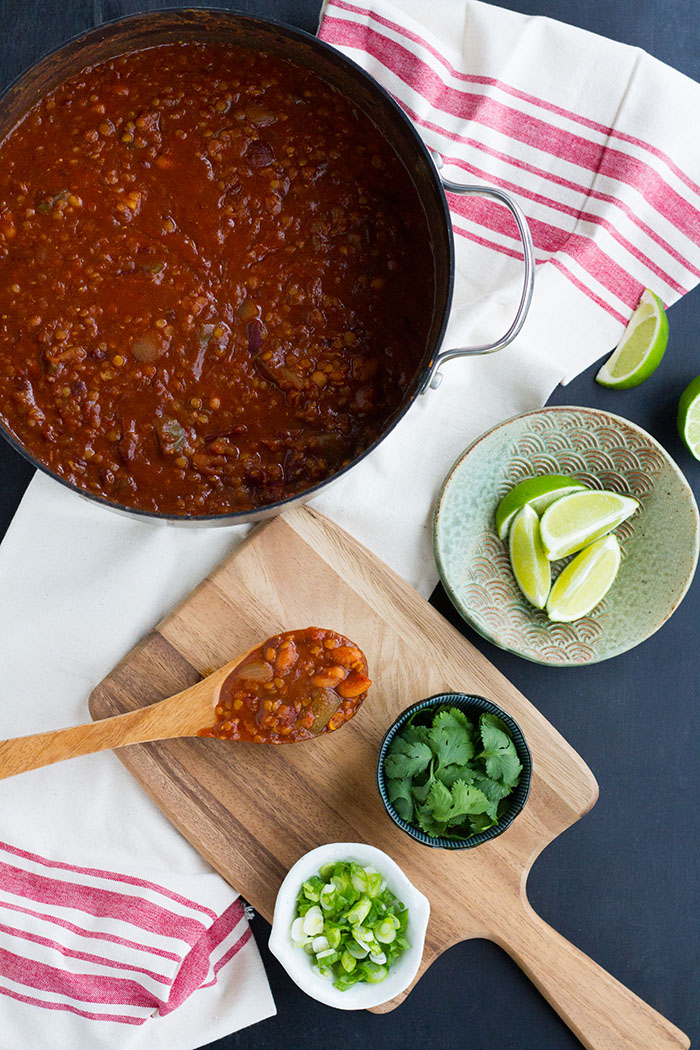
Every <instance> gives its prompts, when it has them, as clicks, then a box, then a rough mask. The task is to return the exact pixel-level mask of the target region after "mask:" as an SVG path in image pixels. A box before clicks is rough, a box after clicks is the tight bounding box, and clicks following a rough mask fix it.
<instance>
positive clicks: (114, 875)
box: [0, 842, 216, 919]
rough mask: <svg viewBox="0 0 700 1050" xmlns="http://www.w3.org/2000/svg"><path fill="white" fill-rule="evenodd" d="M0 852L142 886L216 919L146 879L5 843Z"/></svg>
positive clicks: (208, 911)
mask: <svg viewBox="0 0 700 1050" xmlns="http://www.w3.org/2000/svg"><path fill="white" fill-rule="evenodd" d="M0 850H4V851H5V852H6V853H11V854H13V855H14V856H15V857H23V858H24V859H25V860H31V861H34V862H35V863H36V864H42V865H44V866H45V867H47V868H57V869H59V870H61V871H74V872H75V873H76V874H78V875H94V876H95V877H96V878H98V879H110V880H114V881H116V882H123V883H125V884H126V885H127V886H142V887H143V888H144V889H148V890H153V891H154V893H160V894H162V895H163V896H164V897H169V898H170V900H173V901H176V902H177V903H178V904H184V905H186V906H187V907H188V908H193V909H194V910H195V911H201V912H203V914H204V915H207V916H208V917H209V918H210V919H215V918H216V912H215V911H214V910H213V909H212V908H207V907H206V906H205V905H204V904H198V903H197V901H193V900H190V899H189V898H188V897H183V896H182V895H181V894H180V893H175V892H174V890H170V889H168V888H167V887H166V886H158V885H157V884H156V883H155V882H149V881H148V880H147V879H139V878H137V877H136V876H135V875H123V874H120V873H119V872H116V871H106V870H104V869H102V868H81V867H78V866H76V865H75V864H65V863H62V862H61V861H58V860H49V859H48V858H47V857H42V856H40V855H39V854H38V853H29V852H28V851H27V850H23V849H19V848H18V847H17V846H10V845H9V843H7V842H0Z"/></svg>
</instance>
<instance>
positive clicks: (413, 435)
mask: <svg viewBox="0 0 700 1050" xmlns="http://www.w3.org/2000/svg"><path fill="white" fill-rule="evenodd" d="M320 35H321V36H322V37H323V38H324V39H325V40H327V41H329V42H330V43H332V44H333V45H335V46H337V47H339V48H341V49H342V50H344V51H345V52H346V53H347V54H349V55H350V56H351V57H352V58H353V59H355V61H358V62H360V63H361V64H362V65H363V66H365V68H367V69H368V70H369V71H370V72H371V73H372V74H373V75H374V76H375V77H376V78H377V79H378V80H379V81H380V82H381V83H382V84H383V85H384V86H385V87H386V88H387V89H388V90H389V91H391V93H392V94H393V95H394V96H395V97H396V98H397V99H398V100H399V102H400V104H401V105H402V106H403V107H404V108H405V109H406V111H407V112H408V113H409V115H410V116H411V118H412V119H413V120H414V122H415V124H416V126H417V127H418V128H419V130H420V132H421V134H422V135H424V137H425V140H426V142H427V143H428V144H429V145H430V146H431V147H433V148H434V149H436V150H437V152H439V153H440V154H441V155H442V156H443V158H444V160H445V163H446V174H447V175H448V176H449V177H450V178H452V179H454V180H455V181H458V180H464V181H477V182H484V183H490V184H495V185H498V186H502V187H504V188H506V189H509V190H511V191H512V192H513V193H514V194H515V196H516V197H517V198H518V199H519V201H520V203H521V205H522V206H523V208H524V210H525V212H526V213H527V215H528V217H529V219H530V223H531V226H532V230H533V236H534V240H535V245H536V253H537V259H538V263H539V265H538V268H537V269H538V275H537V283H536V291H535V299H534V303H533V308H532V312H531V316H530V318H529V319H528V322H527V324H526V326H525V328H524V330H523V332H522V334H521V336H520V337H519V338H518V340H517V342H516V344H514V345H513V346H512V347H509V348H508V349H507V350H505V351H502V352H501V353H499V354H496V355H494V356H492V357H487V358H484V359H481V360H478V359H472V360H468V361H466V360H461V361H456V362H453V363H451V364H449V365H447V366H445V370H444V382H443V384H442V386H441V387H440V388H439V389H438V390H436V391H431V392H429V393H428V394H426V395H425V396H424V397H422V398H420V399H419V400H418V402H417V403H416V404H415V405H414V406H413V407H412V408H411V410H410V412H409V413H408V415H407V416H406V418H405V419H404V420H403V421H402V423H401V424H400V426H398V427H397V428H396V429H395V430H394V431H393V432H392V434H391V435H390V436H389V437H388V438H387V439H386V440H385V441H384V442H383V443H382V444H381V445H380V447H379V448H378V449H377V450H376V451H375V452H374V453H373V454H372V455H371V456H370V457H368V459H367V460H365V461H364V462H363V463H362V464H361V465H360V466H359V467H358V468H357V469H355V470H353V471H352V472H351V473H350V475H349V476H347V477H346V478H345V479H343V480H342V481H340V482H338V483H337V484H336V485H335V486H333V487H332V488H331V489H329V490H328V492H327V493H324V494H323V495H322V496H321V497H319V498H318V499H317V500H316V501H315V506H316V507H318V509H320V510H322V511H323V512H324V513H326V514H328V515H330V516H331V517H333V518H334V519H335V520H337V521H338V522H339V523H340V524H342V525H343V526H344V527H345V528H347V529H348V530H349V531H350V532H352V533H354V534H355V535H356V536H357V537H358V538H359V539H360V540H362V541H363V542H364V543H365V544H366V545H367V546H369V547H370V548H371V549H372V550H374V551H376V553H377V554H379V555H380V556H381V557H383V558H384V559H385V560H386V561H388V562H389V563H390V564H391V565H392V566H393V567H394V568H395V569H397V570H398V571H399V572H400V573H402V574H403V576H404V577H405V578H406V579H407V580H409V581H410V582H411V583H412V584H413V585H414V586H416V587H418V588H419V589H420V590H421V591H422V592H423V593H424V594H428V593H429V592H430V590H431V589H432V587H433V585H434V582H435V578H436V577H435V570H434V565H433V561H432V556H431V550H430V518H431V513H432V506H433V502H434V498H435V495H436V493H437V490H438V488H439V485H440V482H441V479H442V477H443V476H444V474H445V473H446V471H447V470H448V469H449V467H450V465H451V463H452V462H453V460H454V459H455V457H456V456H457V454H458V453H459V452H460V451H461V450H462V449H463V448H464V447H465V446H466V445H467V444H468V443H469V442H470V441H471V440H472V439H473V438H474V437H476V436H477V435H478V434H479V433H480V432H482V431H483V430H485V429H486V428H487V427H488V426H490V425H492V424H494V423H496V422H497V421H499V420H501V419H505V418H507V417H509V416H512V415H514V414H516V413H517V412H520V411H524V410H527V409H532V408H535V407H537V406H539V405H541V404H543V403H544V402H545V401H546V399H547V397H548V396H549V394H550V393H551V391H552V389H553V388H554V386H555V385H556V384H557V383H558V382H560V381H562V380H565V379H568V378H570V377H571V376H573V375H574V374H576V373H577V372H578V371H580V370H581V369H583V368H585V367H586V366H587V365H588V364H590V363H591V362H592V361H593V360H595V359H596V358H597V357H598V356H600V355H601V354H603V353H605V352H606V351H608V350H610V349H611V347H613V346H614V345H615V343H616V341H617V340H618V338H619V335H620V333H621V331H622V329H623V325H624V323H625V321H626V319H627V318H628V317H629V315H630V314H631V312H632V310H633V308H634V306H635V305H636V302H637V300H638V298H639V295H640V293H641V291H642V289H643V288H644V287H646V286H650V287H651V288H652V289H653V290H654V291H656V292H657V293H658V294H659V295H660V296H661V297H662V298H663V299H664V301H665V302H666V303H671V302H672V301H674V300H675V299H676V298H678V297H679V296H680V295H682V294H683V292H684V291H686V290H688V289H689V288H690V287H692V286H693V285H694V284H695V283H696V282H697V279H698V277H699V276H700V248H699V246H698V242H699V239H700V237H699V232H698V231H700V188H699V187H698V184H697V183H698V180H700V141H698V139H697V137H693V136H690V135H688V134H687V130H686V124H685V121H684V118H683V114H684V113H687V112H693V110H694V109H698V108H700V87H698V85H697V84H695V83H693V82H691V81H689V80H688V79H687V78H686V77H683V76H682V75H680V74H679V73H676V72H674V71H673V70H671V69H669V68H668V67H666V66H663V65H661V64H660V63H659V62H656V61H655V60H654V59H652V58H650V57H649V56H647V55H645V54H644V53H643V52H640V51H638V50H635V49H633V48H629V47H625V46H623V45H620V44H615V43H612V42H610V41H607V40H604V39H602V38H600V37H596V36H593V35H591V34H589V33H584V32H581V31H580V30H577V29H573V28H571V27H569V26H565V25H561V24H559V23H556V22H552V21H550V20H548V19H540V18H525V17H522V16H520V15H515V14H512V13H509V12H507V11H503V10H501V9H498V8H492V7H489V6H488V5H485V4H482V3H478V2H475V0H461V2H460V0H432V2H431V3H430V4H429V5H426V4H424V3H423V2H422V0H401V2H400V3H396V4H393V5H390V4H388V3H382V2H379V0H376V2H372V3H370V4H368V5H365V4H358V3H349V2H347V0H331V2H329V3H328V5H327V7H326V9H325V12H324V17H323V19H322V23H321V28H320ZM450 203H451V205H452V206H453V222H454V229H455V234H456V238H455V239H456V252H457V282H456V294H455V305H454V310H453V314H452V318H451V321H450V326H449V332H448V339H447V344H446V345H463V344H466V343H476V342H483V341H488V340H489V339H490V338H493V337H494V336H495V335H497V334H498V333H499V332H502V331H504V330H505V328H507V326H508V322H509V320H510V317H511V316H512V313H513V311H514V308H515V304H516V302H517V298H518V294H519V282H520V267H519V265H518V260H519V259H520V258H521V253H520V250H519V246H518V243H517V241H516V239H515V236H514V230H513V229H512V228H511V225H510V223H509V221H508V218H507V214H506V213H505V212H503V210H502V209H500V208H499V207H498V205H495V204H492V203H491V202H488V201H481V200H474V199H472V198H468V199H465V198H457V199H452V200H451V201H450ZM244 531H245V530H244V529H241V528H238V529H213V530H207V529H200V530H186V529H173V528H167V527H164V526H162V525H158V524H149V523H145V522H142V521H132V520H128V519H124V518H121V517H118V516H116V515H112V514H110V513H109V512H108V511H105V510H103V509H102V508H100V507H98V506H95V505H92V504H88V503H86V502H82V501H80V500H79V499H77V498H76V497H75V496H74V495H73V494H71V493H70V492H68V491H67V490H65V489H63V488H62V487H60V486H58V485H57V484H55V483H54V482H52V481H50V480H49V479H47V478H46V477H45V476H43V475H38V476H37V477H35V478H34V480H33V481H32V483H31V485H30V487H29V490H28V492H27V494H26V496H25V498H24V500H23V501H22V504H21V506H20V509H19V511H18V512H17V515H16V517H15V519H14V521H13V523H12V525H11V527H10V530H9V532H8V534H7V536H6V538H5V540H4V542H3V544H2V546H1V547H0V594H2V599H3V600H2V602H1V603H0V639H1V642H0V681H1V682H2V683H3V685H2V695H3V699H4V703H3V706H2V711H1V714H0V718H1V722H0V734H2V735H3V736H12V735H19V734H22V733H28V732H32V731H33V730H35V729H36V728H38V727H41V728H49V727H52V726H54V727H58V726H60V725H65V724H70V723H75V722H78V721H81V720H84V718H85V717H86V713H87V709H86V701H87V697H88V695H89V692H90V689H91V688H92V687H93V686H94V685H95V684H96V683H97V682H98V681H99V680H100V678H102V677H103V676H104V675H105V674H106V673H107V672H108V671H109V670H110V669H111V667H112V666H113V665H114V664H115V663H116V662H117V661H118V660H119V659H120V657H121V656H123V655H124V653H126V652H127V651H128V650H129V648H130V647H131V646H133V645H134V644H135V643H136V642H137V641H138V639H139V638H140V637H141V636H142V635H143V634H144V633H145V632H146V631H147V630H148V629H149V628H150V627H151V626H152V625H153V624H154V623H155V622H157V620H158V619H159V618H160V617H161V616H162V615H163V614H164V613H165V612H166V611H167V610H168V609H169V608H170V607H171V606H172V605H173V604H174V603H176V602H177V601H178V600H179V598H181V597H182V596H184V595H185V594H186V593H187V592H188V591H189V590H190V589H191V588H192V586H194V584H195V583H196V582H197V581H198V580H199V579H200V578H201V577H202V576H203V575H204V574H205V573H206V572H207V571H208V570H209V569H211V568H212V567H213V566H214V565H215V564H216V562H217V561H218V560H219V559H220V558H221V557H223V556H224V554H225V553H226V552H227V551H229V550H230V549H232V548H233V546H234V545H235V544H236V543H237V542H238V541H239V540H240V537H241V536H242V534H243V532H244ZM0 842H2V843H3V845H1V846H0V1050H26V1048H27V1047H29V1046H31V1047H33V1048H34V1047H36V1048H38V1050H43V1048H45V1047H49V1046H50V1047H51V1048H52V1050H74V1048H75V1047H80V1048H81V1050H91V1048H93V1047H95V1048H98V1047H102V1046H104V1047H107V1046H115V1045H118V1046H120V1047H123V1048H126V1050H132V1048H133V1050H140V1048H141V1047H143V1048H144V1050H146V1048H148V1050H152V1048H158V1047H160V1046H163V1047H165V1046H168V1047H169V1048H171V1050H180V1048H181V1050H190V1048H193V1047H195V1046H200V1045H201V1044H202V1043H204V1042H208V1041H210V1040H213V1039H215V1038H217V1037H219V1036H221V1035H223V1034H225V1033H227V1032H230V1031H233V1030H234V1029H236V1028H240V1027H242V1026H243V1025H245V1024H248V1023H251V1022H252V1021H254V1020H256V1019H259V1018H261V1017H264V1016H266V1015H268V1014H269V1013H270V1012H271V1010H272V1004H271V1000H270V997H269V992H268V990H267V986H266V982H265V980H264V975H263V973H262V968H261V966H260V962H259V957H258V956H257V954H256V951H255V946H254V944H253V943H252V941H251V940H248V941H247V943H245V944H244V943H243V942H244V941H245V938H246V936H247V930H246V924H245V919H244V918H243V917H241V914H240V905H239V904H238V903H237V901H236V895H235V894H234V893H233V891H231V890H230V888H229V887H227V886H226V885H225V884H224V883H223V881H222V880H220V879H219V878H218V876H216V875H214V874H213V873H212V872H211V870H210V869H209V868H208V866H207V865H206V864H205V863H204V862H203V861H202V860H201V859H200V858H199V857H198V855H197V854H196V853H195V852H194V850H192V849H191V848H190V847H189V846H188V844H187V843H186V842H185V841H184V840H183V839H181V838H180V836H179V835H178V834H177V833H176V832H175V831H174V830H173V829H172V827H171V826H170V825H169V824H168V822H167V821H166V820H165V819H164V818H163V817H162V816H161V815H160V813H159V812H158V811H157V810H156V809H155V807H154V806H153V805H152V804H151V803H150V801H149V800H148V798H146V797H145V796H144V795H143V793H142V792H141V790H140V789H139V788H138V786H137V785H136V784H135V782H133V781H132V779H131V778H130V777H129V776H128V775H127V773H126V772H125V770H124V769H123V768H122V766H121V765H120V763H119V762H118V761H117V759H116V758H115V757H114V756H113V755H109V754H102V755H96V756H89V757H86V758H81V759H79V760H76V761H74V762H69V763H65V764H63V765H59V766H54V767H49V768H47V769H43V770H38V771H36V772H34V773H31V774H27V775H26V776H23V777H18V778H16V779H14V780H8V781H3V782H0ZM178 1004H179V1005H178ZM174 1006H177V1009H176V1010H173V1007H174ZM146 1018H149V1020H147V1021H146V1023H143V1024H142V1023H140V1022H142V1021H144V1020H145V1019H146Z"/></svg>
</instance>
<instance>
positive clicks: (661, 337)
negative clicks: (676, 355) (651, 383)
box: [595, 288, 668, 390]
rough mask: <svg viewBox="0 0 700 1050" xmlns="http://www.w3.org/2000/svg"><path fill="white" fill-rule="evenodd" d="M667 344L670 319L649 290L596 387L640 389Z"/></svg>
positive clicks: (600, 374) (659, 359) (602, 370)
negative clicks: (634, 387)
mask: <svg viewBox="0 0 700 1050" xmlns="http://www.w3.org/2000/svg"><path fill="white" fill-rule="evenodd" d="M667 343H668V318H667V317H666V311H665V310H664V304H663V303H662V302H661V300H660V299H659V297H658V295H654V293H653V292H650V291H649V289H648V288H647V289H646V291H644V292H642V297H641V299H640V300H639V305H638V306H637V309H636V310H635V311H634V313H633V314H632V316H631V318H630V320H629V324H628V325H627V327H626V328H625V330H624V332H623V333H622V339H621V340H620V342H619V344H618V346H617V349H616V350H614V351H613V353H612V355H611V356H610V357H609V358H608V360H607V361H606V362H605V364H604V365H603V367H602V368H601V369H600V371H599V372H598V374H597V376H596V377H595V378H596V383H600V384H601V386H609V387H613V388H615V389H616V390H626V389H628V388H629V387H632V386H639V384H640V383H643V382H644V380H645V379H648V378H649V376H650V375H651V373H652V372H653V371H654V369H655V368H657V366H658V365H659V363H660V361H661V358H662V357H663V356H664V350H665V349H666V344H667Z"/></svg>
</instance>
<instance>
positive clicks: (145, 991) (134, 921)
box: [0, 842, 251, 1025]
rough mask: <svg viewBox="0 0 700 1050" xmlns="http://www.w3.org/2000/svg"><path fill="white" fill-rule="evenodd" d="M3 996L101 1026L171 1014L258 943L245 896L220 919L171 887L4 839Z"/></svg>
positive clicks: (0, 905)
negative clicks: (51, 857) (40, 852)
mask: <svg viewBox="0 0 700 1050" xmlns="http://www.w3.org/2000/svg"><path fill="white" fill-rule="evenodd" d="M0 933H2V935H3V940H2V943H0V975H1V976H0V994H2V995H6V996H8V997H10V998H12V999H15V1000H17V1001H18V1002H23V1003H29V1004H32V1005H36V1006H41V1007H43V1008H44V1009H50V1010H61V1011H67V1012H70V1013H73V1014H76V1015H77V1016H79V1017H86V1018H89V1019H92V1020H96V1021H97V1020H99V1021H114V1022H118V1023H120V1024H129V1025H140V1024H143V1022H144V1021H145V1020H147V1018H149V1017H151V1016H152V1015H154V1014H156V1013H158V1014H160V1015H161V1016H165V1015H166V1014H169V1013H170V1012H171V1011H172V1010H174V1009H175V1008H176V1007H178V1006H180V1005H181V1003H183V1002H184V1000H185V999H186V998H187V997H188V996H189V995H191V994H192V992H193V991H195V990H196V989H198V988H202V987H207V986H209V985H213V984H214V983H215V981H216V978H217V975H218V973H219V971H220V970H221V969H222V967H224V966H225V965H226V964H227V963H228V962H230V960H231V959H233V958H234V957H235V956H236V955H237V954H238V952H239V951H240V949H241V948H242V947H243V946H244V945H245V944H246V942H247V941H248V940H249V938H250V936H251V931H250V927H249V925H248V922H247V920H246V918H245V914H244V909H243V905H242V903H241V900H240V898H237V899H236V900H234V902H233V903H232V904H230V905H229V906H228V907H227V908H226V909H225V910H224V911H222V912H221V913H220V914H217V912H216V911H214V910H213V909H212V908H209V907H206V906H204V905H202V904H198V903H197V902H195V901H191V900H188V899H187V898H186V897H183V896H182V894H180V893H176V892H174V891H173V890H171V889H168V888H166V887H165V886H158V885H156V884H155V883H152V882H147V881H146V880H145V879H141V878H136V877H134V876H131V875H120V874H117V873H116V872H113V871H102V870H99V869H95V868H85V867H78V866H76V865H71V864H63V863H60V862H57V861H50V860H47V859H46V858H45V857H40V856H38V855H37V854H34V853H29V852H27V851H26V850H21V849H17V848H16V847H13V846H10V845H8V844H7V843H3V842H0Z"/></svg>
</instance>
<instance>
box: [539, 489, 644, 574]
mask: <svg viewBox="0 0 700 1050" xmlns="http://www.w3.org/2000/svg"><path fill="white" fill-rule="evenodd" d="M638 507H639V503H638V502H637V500H636V499H632V497H631V496H619V495H618V494H617V492H606V491H603V492H596V491H592V490H591V489H588V490H586V491H585V492H573V493H572V494H571V495H570V496H564V498H563V499H558V500H557V501H556V503H553V504H552V505H551V507H548V509H547V510H546V511H545V512H544V514H543V515H542V520H541V522H540V533H541V536H542V544H543V546H544V549H545V551H546V554H547V557H548V558H549V560H550V561H556V559H557V558H566V556H567V555H568V554H575V553H576V551H580V550H581V549H582V548H583V547H587V546H588V544H589V543H593V541H594V540H597V539H598V538H599V537H600V536H604V535H605V533H606V532H611V531H612V530H613V529H616V528H617V526H618V525H620V524H621V522H623V521H625V519H626V518H629V517H630V515H632V514H634V512H635V511H636V510H637V509H638Z"/></svg>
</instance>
